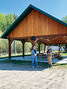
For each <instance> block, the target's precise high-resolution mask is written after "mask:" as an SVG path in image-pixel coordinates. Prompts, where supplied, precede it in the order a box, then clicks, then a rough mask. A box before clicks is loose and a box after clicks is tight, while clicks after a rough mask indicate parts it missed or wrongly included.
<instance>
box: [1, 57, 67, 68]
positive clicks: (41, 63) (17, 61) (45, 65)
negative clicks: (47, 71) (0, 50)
mask: <svg viewBox="0 0 67 89" xmlns="http://www.w3.org/2000/svg"><path fill="white" fill-rule="evenodd" d="M0 63H9V64H10V63H12V64H15V65H24V66H27V65H32V62H31V61H21V60H10V59H8V60H3V61H0ZM38 65H39V66H40V67H41V68H44V67H46V68H48V63H44V62H38ZM53 67H58V68H65V69H67V64H59V63H55V64H53ZM4 70H5V69H4Z"/></svg>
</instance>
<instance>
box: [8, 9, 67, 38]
mask: <svg viewBox="0 0 67 89" xmlns="http://www.w3.org/2000/svg"><path fill="white" fill-rule="evenodd" d="M57 34H67V27H65V26H64V25H62V24H60V23H58V22H56V21H55V20H53V19H51V18H49V17H47V16H46V15H43V14H42V13H40V12H38V11H36V10H32V11H31V12H30V13H29V14H28V15H27V16H26V18H24V20H23V21H22V22H21V23H20V24H19V25H18V26H17V27H16V28H15V29H14V30H13V31H12V32H11V33H10V34H9V37H10V38H18V37H27V36H43V35H57Z"/></svg>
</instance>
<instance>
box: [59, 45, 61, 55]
mask: <svg viewBox="0 0 67 89" xmlns="http://www.w3.org/2000/svg"><path fill="white" fill-rule="evenodd" d="M60 49H61V45H60V44H59V56H60Z"/></svg>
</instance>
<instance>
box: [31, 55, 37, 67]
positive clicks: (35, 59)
mask: <svg viewBox="0 0 67 89" xmlns="http://www.w3.org/2000/svg"><path fill="white" fill-rule="evenodd" d="M34 61H35V63H36V67H37V66H38V62H37V56H35V57H32V66H34Z"/></svg>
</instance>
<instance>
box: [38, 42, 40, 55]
mask: <svg viewBox="0 0 67 89" xmlns="http://www.w3.org/2000/svg"><path fill="white" fill-rule="evenodd" d="M38 50H39V53H40V43H38Z"/></svg>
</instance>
